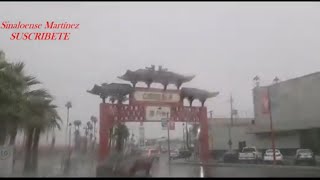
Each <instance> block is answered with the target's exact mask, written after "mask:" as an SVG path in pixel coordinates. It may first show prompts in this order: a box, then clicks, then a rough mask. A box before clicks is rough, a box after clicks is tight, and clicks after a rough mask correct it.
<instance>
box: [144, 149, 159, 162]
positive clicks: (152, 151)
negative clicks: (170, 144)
mask: <svg viewBox="0 0 320 180" xmlns="http://www.w3.org/2000/svg"><path fill="white" fill-rule="evenodd" d="M160 154H161V152H160V150H158V149H148V150H146V151H145V156H147V157H149V158H150V157H151V158H155V160H159V159H160Z"/></svg>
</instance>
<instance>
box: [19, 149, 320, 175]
mask: <svg viewBox="0 0 320 180" xmlns="http://www.w3.org/2000/svg"><path fill="white" fill-rule="evenodd" d="M39 163H40V164H39V170H38V176H39V177H61V176H63V175H62V169H61V164H60V163H61V157H60V158H59V157H51V158H48V157H47V158H41V159H39ZM22 166H23V161H18V162H17V165H16V168H15V169H16V170H18V169H21V168H22ZM95 167H96V163H95V161H94V160H93V159H92V157H90V156H75V157H73V159H72V168H71V173H70V174H69V176H70V177H95ZM319 170H320V168H319V167H303V166H301V167H293V166H271V165H246V164H237V165H234V164H231V165H229V164H224V163H219V164H215V165H210V166H207V167H202V166H200V165H197V164H193V163H187V162H186V161H184V160H175V161H171V163H170V164H168V159H167V156H166V155H165V154H163V155H161V157H160V160H159V161H158V162H154V164H153V166H152V170H151V176H152V177H320V171H319ZM15 174H16V175H17V174H18V173H17V172H16V173H15ZM136 176H138V177H145V175H144V172H141V171H140V172H138V173H137V174H136Z"/></svg>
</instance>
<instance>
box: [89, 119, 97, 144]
mask: <svg viewBox="0 0 320 180" xmlns="http://www.w3.org/2000/svg"><path fill="white" fill-rule="evenodd" d="M90 120H91V121H92V123H93V143H92V149H93V150H94V146H95V144H96V139H97V138H96V124H97V122H98V119H97V118H96V117H95V116H91V117H90Z"/></svg>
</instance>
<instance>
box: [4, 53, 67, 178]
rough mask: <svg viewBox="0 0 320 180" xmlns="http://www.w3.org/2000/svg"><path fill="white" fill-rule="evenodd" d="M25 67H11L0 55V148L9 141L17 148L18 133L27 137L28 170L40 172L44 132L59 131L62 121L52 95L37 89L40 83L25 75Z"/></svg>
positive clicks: (20, 63) (19, 64)
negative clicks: (40, 147)
mask: <svg viewBox="0 0 320 180" xmlns="http://www.w3.org/2000/svg"><path fill="white" fill-rule="evenodd" d="M24 67H25V64H24V63H22V62H19V63H8V62H7V61H6V59H5V56H4V53H3V52H2V51H0V145H3V144H4V141H5V139H6V138H7V137H10V144H11V145H14V144H15V138H16V135H17V132H18V131H22V130H23V131H24V134H25V135H26V141H27V142H26V144H25V145H26V148H25V150H26V158H25V168H24V170H25V171H26V172H27V171H35V170H36V169H37V157H38V144H39V138H40V134H41V132H44V131H46V130H47V129H50V127H53V128H55V127H57V128H58V129H59V127H60V125H59V120H61V119H60V117H59V116H58V113H57V112H56V110H55V108H56V106H54V105H52V103H51V102H52V97H51V95H50V94H49V93H48V92H47V91H46V90H44V89H34V88H33V86H34V85H36V84H40V82H39V81H38V80H37V79H36V78H35V77H33V76H28V75H26V74H25V73H24Z"/></svg>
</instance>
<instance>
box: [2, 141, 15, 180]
mask: <svg viewBox="0 0 320 180" xmlns="http://www.w3.org/2000/svg"><path fill="white" fill-rule="evenodd" d="M13 152H14V148H13V146H0V176H2V177H3V176H7V175H10V174H12V170H13V155H14V154H13Z"/></svg>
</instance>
